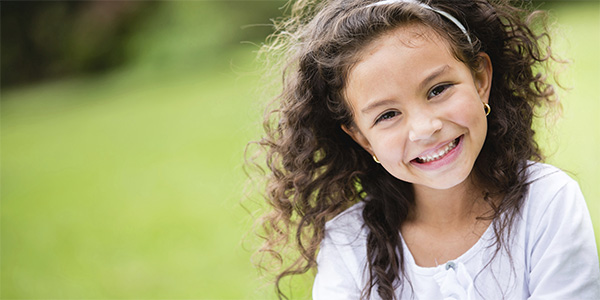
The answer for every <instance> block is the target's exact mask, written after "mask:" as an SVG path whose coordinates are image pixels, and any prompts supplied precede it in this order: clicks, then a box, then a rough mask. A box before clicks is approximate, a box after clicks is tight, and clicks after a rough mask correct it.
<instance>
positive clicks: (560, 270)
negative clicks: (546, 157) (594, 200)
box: [529, 175, 600, 300]
mask: <svg viewBox="0 0 600 300" xmlns="http://www.w3.org/2000/svg"><path fill="white" fill-rule="evenodd" d="M565 176H566V175H565ZM548 188H549V189H552V187H548ZM538 209H539V210H540V211H543V212H542V214H541V215H540V219H538V220H539V223H538V224H530V226H533V227H532V228H531V234H532V238H531V239H529V242H530V243H531V244H530V245H529V248H530V249H531V250H530V253H529V262H530V263H529V268H530V269H529V292H530V295H531V296H530V298H529V299H531V300H533V299H595V300H598V299H600V267H599V264H598V250H597V248H596V243H595V238H594V231H593V227H592V222H591V218H590V215H589V211H588V209H587V206H586V203H585V200H584V199H583V195H582V194H581V190H580V189H579V186H578V184H577V183H576V182H575V181H573V180H572V179H570V178H568V182H567V183H566V184H565V185H564V186H563V187H562V188H560V189H559V190H558V192H557V193H556V194H555V196H554V198H553V199H552V200H551V201H550V202H549V203H548V205H547V206H546V207H538Z"/></svg>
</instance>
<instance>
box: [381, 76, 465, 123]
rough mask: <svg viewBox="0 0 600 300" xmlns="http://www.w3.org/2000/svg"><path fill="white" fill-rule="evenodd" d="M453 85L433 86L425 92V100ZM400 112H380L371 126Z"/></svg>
mask: <svg viewBox="0 0 600 300" xmlns="http://www.w3.org/2000/svg"><path fill="white" fill-rule="evenodd" d="M453 86H454V84H452V83H444V84H439V85H436V86H434V87H433V88H431V90H429V92H428V93H427V100H431V99H433V98H435V97H438V96H440V95H442V94H444V93H445V92H446V91H447V90H448V89H450V88H451V87H453ZM401 114H402V113H401V112H400V111H398V110H388V111H385V112H383V113H382V114H380V115H379V116H377V118H375V122H374V123H373V126H374V125H377V124H378V123H379V122H382V121H387V120H391V119H393V118H395V117H397V116H399V115H401Z"/></svg>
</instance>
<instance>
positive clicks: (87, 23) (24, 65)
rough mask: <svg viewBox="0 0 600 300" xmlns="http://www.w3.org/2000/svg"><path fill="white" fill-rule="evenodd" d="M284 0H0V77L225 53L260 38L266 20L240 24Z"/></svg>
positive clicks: (6, 82) (30, 77) (25, 79)
mask: <svg viewBox="0 0 600 300" xmlns="http://www.w3.org/2000/svg"><path fill="white" fill-rule="evenodd" d="M284 3H285V2H284V1H199V2H193V1H192V2H187V1H186V2H181V1H162V2H161V1H103V0H91V1H2V3H1V4H0V5H1V9H0V11H1V17H0V21H1V45H2V51H1V72H2V77H1V80H0V85H1V86H2V87H4V88H6V87H9V86H14V85H17V84H26V83H30V82H35V81H39V80H43V79H48V78H53V77H63V76H69V75H79V74H83V73H93V72H99V71H106V70H109V69H111V68H114V67H116V66H119V65H123V64H125V63H128V62H131V61H139V60H140V59H139V57H142V60H143V59H144V57H146V56H148V54H147V53H150V56H151V57H152V55H153V54H156V53H158V54H157V55H158V56H160V57H163V58H164V57H167V58H169V57H170V58H172V59H176V60H177V59H179V60H181V59H188V58H190V56H191V55H187V56H185V55H183V56H180V55H179V54H181V53H187V54H190V53H191V52H194V51H195V52H196V55H197V56H201V55H202V54H205V55H206V54H207V53H213V54H214V53H220V52H222V50H223V48H224V47H232V46H235V45H239V42H240V41H244V40H252V41H258V40H263V39H264V38H265V37H266V35H267V34H269V33H270V32H271V30H272V29H271V28H270V27H269V26H257V27H253V28H252V29H251V30H242V27H243V26H244V25H253V24H261V25H265V24H269V19H270V18H272V17H276V16H278V15H279V14H280V13H281V12H280V11H278V8H279V7H281V6H283V4H284ZM132 40H133V41H134V42H133V44H135V45H134V46H133V47H132V46H131V45H132V42H131V41H132ZM182 40H185V41H186V42H184V43H181V41H182ZM169 43H170V44H171V45H168V44H169ZM200 45H203V46H202V51H199V49H198V47H200ZM152 47H158V48H160V49H152ZM161 47H162V48H161ZM186 47H187V49H186ZM152 58H156V57H155V56H154V57H152ZM172 59H171V60H172ZM171 60H169V59H167V61H171Z"/></svg>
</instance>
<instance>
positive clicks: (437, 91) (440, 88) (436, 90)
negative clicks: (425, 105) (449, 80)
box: [428, 84, 452, 99]
mask: <svg viewBox="0 0 600 300" xmlns="http://www.w3.org/2000/svg"><path fill="white" fill-rule="evenodd" d="M451 86H452V85H451V84H442V85H438V86H436V87H434V88H433V89H431V91H430V92H429V95H428V98H430V99H431V98H433V97H435V96H438V95H440V94H442V93H443V92H445V91H446V90H447V89H448V88H450V87H451Z"/></svg>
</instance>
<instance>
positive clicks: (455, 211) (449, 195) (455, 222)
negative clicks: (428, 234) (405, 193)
mask: <svg viewBox="0 0 600 300" xmlns="http://www.w3.org/2000/svg"><path fill="white" fill-rule="evenodd" d="M413 188H414V195H415V205H414V208H413V210H412V212H411V213H410V214H409V218H408V220H407V221H409V222H411V223H413V224H421V225H426V226H431V227H438V228H440V229H451V228H456V227H457V226H462V225H472V224H473V221H475V220H476V218H477V217H479V216H482V215H483V214H484V213H485V212H486V211H487V210H488V209H489V206H488V205H487V204H486V203H485V202H484V201H483V190H482V189H481V188H480V187H478V185H477V184H476V183H475V182H474V180H472V178H471V177H469V178H467V179H466V180H465V181H464V182H463V183H461V184H459V185H457V186H455V187H452V188H450V189H446V190H437V189H431V188H428V187H424V186H416V185H415V186H413Z"/></svg>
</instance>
